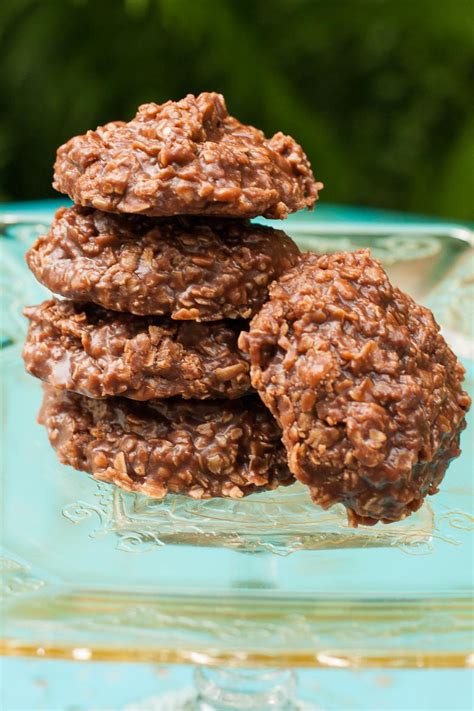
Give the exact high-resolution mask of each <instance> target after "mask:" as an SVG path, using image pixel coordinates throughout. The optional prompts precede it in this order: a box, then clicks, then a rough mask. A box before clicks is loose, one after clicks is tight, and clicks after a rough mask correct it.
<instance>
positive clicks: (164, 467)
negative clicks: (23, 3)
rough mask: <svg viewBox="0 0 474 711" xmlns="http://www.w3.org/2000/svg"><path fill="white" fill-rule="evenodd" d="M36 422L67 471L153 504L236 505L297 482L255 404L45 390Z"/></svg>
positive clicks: (269, 421) (272, 426)
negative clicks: (167, 500)
mask: <svg viewBox="0 0 474 711" xmlns="http://www.w3.org/2000/svg"><path fill="white" fill-rule="evenodd" d="M38 420H39V422H40V423H41V424H43V425H44V426H45V427H46V429H47V431H48V436H49V440H50V442H51V444H52V446H53V447H54V448H55V449H56V452H57V455H58V457H59V460H60V461H61V462H62V463H63V464H69V465H71V466H73V467H74V468H75V469H79V470H81V471H85V472H89V473H90V474H92V475H93V476H94V477H95V478H96V479H100V480H101V481H107V482H111V483H114V484H117V486H120V487H122V488H123V489H127V490H129V491H136V492H140V493H143V494H147V495H148V496H153V497H156V498H163V497H164V496H165V495H166V494H167V493H176V494H187V495H188V496H191V497H193V498H195V499H207V498H210V497H213V496H226V497H230V498H233V499H238V498H240V497H242V496H246V495H247V494H251V493H254V492H256V491H261V490H264V489H274V488H276V487H277V486H279V485H281V484H283V485H287V484H291V483H292V481H293V479H292V477H291V474H290V473H289V470H288V465H287V462H286V455H285V451H284V448H283V446H282V444H281V441H280V435H281V433H280V430H279V428H278V426H277V424H276V422H275V421H274V420H273V418H272V416H271V415H270V413H269V412H268V411H267V410H266V409H265V407H263V405H262V404H261V403H260V402H259V400H258V398H256V397H250V398H244V399H242V400H236V401H232V402H230V401H227V400H224V401H219V402H217V403H216V402H202V401H187V402H186V401H184V400H181V399H175V400H158V401H150V402H147V403H136V402H134V401H132V400H124V399H122V398H110V399H107V400H91V399H90V398H86V397H84V396H82V395H77V394H75V393H71V392H67V391H61V390H56V389H55V388H52V387H51V386H49V385H48V386H45V393H44V400H43V405H42V408H41V411H40V414H39V417H38Z"/></svg>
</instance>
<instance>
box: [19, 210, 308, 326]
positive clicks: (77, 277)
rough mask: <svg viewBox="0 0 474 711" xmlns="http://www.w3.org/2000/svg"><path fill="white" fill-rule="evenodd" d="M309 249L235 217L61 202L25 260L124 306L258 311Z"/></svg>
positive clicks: (141, 310) (57, 284)
mask: <svg viewBox="0 0 474 711" xmlns="http://www.w3.org/2000/svg"><path fill="white" fill-rule="evenodd" d="M299 255H300V251H299V249H298V247H297V246H296V244H295V243H294V242H293V241H292V240H291V239H290V238H289V237H288V236H287V235H286V234H285V233H284V232H282V231H281V230H274V229H272V228H271V227H264V226H262V225H254V224H251V223H249V222H248V221H247V220H232V219H230V218H227V219H220V218H207V219H204V220H202V219H199V218H184V217H176V218H171V219H169V218H168V219H160V218H147V217H142V216H137V215H111V214H108V213H105V212H101V211H100V210H94V209H90V208H83V207H71V208H61V209H60V210H58V212H57V213H56V217H55V219H54V221H53V224H52V226H51V229H50V231H49V234H48V235H44V236H42V237H39V239H37V241H36V242H35V244H34V245H33V246H32V247H31V248H30V250H29V251H28V253H27V256H26V259H27V262H28V266H29V267H30V269H31V271H32V272H33V274H34V275H35V276H36V278H37V279H38V280H39V281H40V282H42V283H43V284H44V285H45V286H47V287H48V289H50V290H51V291H53V292H55V293H57V294H61V295H62V296H65V297H66V298H68V299H75V300H77V301H92V302H94V303H96V304H99V305H100V306H104V307H105V308H108V309H114V310H116V311H127V312H129V313H134V314H140V315H145V314H155V315H161V314H166V315H170V316H171V317H172V318H174V319H179V320H186V319H191V320H195V321H214V320H218V319H222V318H237V317H242V318H249V317H251V316H252V315H253V314H254V313H256V311H258V309H259V308H260V306H261V305H262V303H263V302H264V301H265V300H266V298H267V296H268V286H269V284H270V283H271V282H272V281H273V280H274V279H276V278H278V277H279V276H280V275H281V274H283V273H284V272H285V271H288V269H290V268H291V267H292V266H294V265H295V264H296V262H297V260H298V257H299Z"/></svg>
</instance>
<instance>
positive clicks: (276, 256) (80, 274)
mask: <svg viewBox="0 0 474 711" xmlns="http://www.w3.org/2000/svg"><path fill="white" fill-rule="evenodd" d="M54 186H55V187H56V188H57V189H58V190H59V191H61V192H64V193H66V194H68V195H69V196H70V197H71V198H72V199H73V200H74V202H75V205H74V206H73V207H70V208H63V209H60V210H59V211H58V212H57V214H56V216H55V219H54V221H53V224H52V226H51V229H50V231H49V233H48V234H47V235H45V236H42V237H40V238H39V239H38V240H37V241H36V242H35V244H34V245H33V246H32V248H31V249H30V250H29V252H28V254H27V262H28V265H29V267H30V269H31V271H32V272H33V273H34V275H35V276H36V278H37V279H38V280H39V281H40V282H41V283H43V284H44V285H45V286H47V287H48V288H49V289H50V290H51V291H52V292H54V293H55V294H58V295H60V297H63V298H61V299H51V300H49V301H46V302H44V303H43V304H40V305H38V306H32V307H29V308H27V309H26V310H25V314H26V316H27V317H28V319H29V321H30V327H29V331H28V336H27V340H26V344H25V348H24V359H25V363H26V367H27V370H28V371H29V372H30V373H31V374H33V375H35V376H36V377H38V378H41V379H42V380H44V381H46V383H47V385H46V386H45V396H44V402H43V406H42V410H41V412H40V421H41V422H42V423H43V424H44V425H45V426H46V428H47V430H48V434H49V438H50V441H51V443H52V445H53V446H54V447H55V448H56V450H57V453H58V456H59V458H60V460H61V461H62V462H64V463H66V464H70V465H72V466H74V467H75V468H77V469H80V470H84V471H88V472H90V473H92V474H93V475H94V476H95V477H96V478H98V479H101V480H104V481H110V482H114V483H116V484H118V485H119V486H121V487H123V488H125V489H128V490H133V491H141V492H143V493H146V494H149V495H151V496H155V497H163V496H165V495H166V493H168V492H174V493H184V494H188V495H190V496H193V497H195V498H207V497H211V496H229V497H233V498H239V497H241V496H244V495H246V494H249V493H252V492H254V491H257V490H261V489H268V488H274V487H276V486H278V485H279V484H287V483H290V482H291V481H292V477H291V474H290V472H289V469H288V463H287V460H286V455H285V451H284V448H283V446H282V444H281V432H280V430H279V427H278V425H277V423H276V421H275V420H274V419H273V418H272V416H271V414H270V412H269V411H268V410H267V409H266V408H265V407H264V406H263V405H262V403H261V401H260V400H259V398H258V396H256V395H255V394H253V393H252V389H251V384H250V374H249V362H248V356H247V355H246V354H244V353H242V352H241V351H240V350H239V348H238V343H237V341H238V337H239V334H240V333H241V332H242V331H246V330H247V328H248V320H249V319H250V318H251V317H252V316H253V315H254V314H255V313H257V312H258V311H259V309H260V308H261V306H262V304H263V303H264V302H265V301H266V299H267V296H268V288H269V285H270V284H271V282H272V281H273V280H275V279H277V278H278V277H279V276H280V275H282V274H284V273H285V272H287V271H288V270H289V269H291V268H292V267H293V266H294V265H295V264H296V262H297V261H298V259H299V250H298V248H297V247H296V245H295V244H294V243H293V242H292V240H291V239H290V238H289V237H288V236H287V235H285V234H284V233H283V232H282V231H280V230H274V229H272V228H270V227H263V226H260V225H256V224H252V223H250V221H249V218H251V217H255V216H257V215H264V216H266V217H273V218H283V217H286V216H287V214H288V213H289V212H291V211H294V210H297V209H300V208H303V207H305V206H307V207H312V206H313V204H314V202H315V201H316V199H317V192H318V188H319V187H321V186H320V184H318V183H315V181H314V178H313V175H312V173H311V169H310V166H309V163H308V161H307V159H306V157H305V155H304V153H303V152H302V149H301V148H300V146H298V145H297V144H296V143H295V142H294V141H293V139H291V138H289V137H287V136H284V135H283V134H280V133H279V134H276V135H275V136H273V138H271V139H266V138H265V136H264V135H263V133H262V132H261V131H259V130H257V129H255V128H253V127H250V126H244V125H242V124H241V123H239V122H238V121H237V120H236V119H234V118H232V117H231V116H229V115H228V113H227V109H226V106H225V103H224V100H223V98H222V96H220V95H218V94H212V93H204V94H201V95H199V96H197V97H194V96H191V95H190V96H187V97H186V98H185V99H183V100H182V101H179V102H171V101H169V102H167V103H165V104H163V105H161V106H160V105H157V104H147V105H145V106H142V107H140V109H139V111H138V113H137V115H136V117H135V118H134V119H133V120H132V121H130V122H129V123H124V122H112V123H109V124H107V125H106V126H103V127H100V128H98V129H97V130H96V131H89V132H88V133H87V134H85V135H83V136H77V137H75V138H73V139H71V140H70V141H69V142H68V143H66V144H65V145H63V146H61V148H60V149H59V150H58V155H57V161H56V165H55V179H54Z"/></svg>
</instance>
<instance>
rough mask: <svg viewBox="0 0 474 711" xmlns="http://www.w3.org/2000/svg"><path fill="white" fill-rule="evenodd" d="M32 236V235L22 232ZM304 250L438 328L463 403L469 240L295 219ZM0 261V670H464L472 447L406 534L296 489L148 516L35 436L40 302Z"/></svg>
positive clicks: (12, 267) (7, 250)
mask: <svg viewBox="0 0 474 711" xmlns="http://www.w3.org/2000/svg"><path fill="white" fill-rule="evenodd" d="M30 219H33V218H30ZM285 228H286V229H287V231H288V232H289V233H290V234H292V235H293V236H294V238H295V239H297V241H298V242H299V244H300V245H301V246H302V247H303V248H306V249H312V250H315V251H335V250H338V249H353V248H356V247H359V246H369V247H371V249H372V250H373V252H374V253H375V254H376V255H377V256H379V257H380V258H381V259H382V260H383V262H384V264H385V265H386V267H387V270H388V271H389V273H390V274H391V276H392V278H393V280H394V281H395V282H396V283H397V284H399V285H400V286H401V287H402V288H404V289H405V290H407V291H408V292H410V293H411V294H412V295H414V296H415V297H416V298H417V299H418V300H420V301H422V302H423V303H426V304H428V305H429V306H431V307H432V308H433V310H434V311H435V313H436V315H437V317H438V320H439V321H440V323H441V324H442V326H443V329H444V331H445V334H446V337H447V339H448V340H449V341H450V342H451V344H452V345H453V347H454V349H455V350H456V351H457V353H458V354H459V355H460V356H461V357H462V359H463V361H464V363H465V365H466V368H467V388H468V389H469V390H470V392H471V394H472V393H473V390H474V388H473V376H474V361H473V355H472V353H473V341H474V339H473V334H472V318H473V282H474V279H473V262H472V259H473V256H472V236H471V234H470V233H469V231H467V230H463V229H454V228H453V229H450V228H440V229H436V228H424V227H422V226H420V227H416V228H411V227H405V226H403V225H402V226H400V225H398V226H394V227H390V226H389V225H387V226H379V225H377V226H373V227H372V228H369V227H368V228H357V227H355V226H350V225H349V226H345V227H341V225H336V224H322V223H316V222H311V221H309V220H305V221H303V222H301V223H291V222H290V221H289V222H288V223H287V225H286V226H285ZM41 229H44V226H41V225H39V224H35V223H34V222H30V223H24V224H13V225H10V226H7V227H4V234H3V237H2V240H1V247H2V280H1V288H2V334H1V338H2V340H1V343H2V346H3V349H2V353H1V372H2V383H3V385H2V393H3V398H2V400H3V428H2V435H3V468H2V490H3V504H2V508H3V527H2V541H1V542H2V546H3V557H2V560H1V568H2V579H3V595H4V601H3V640H2V649H1V651H2V652H3V653H5V654H12V655H15V654H29V655H39V656H45V657H47V656H52V657H54V656H56V657H66V658H73V659H79V660H84V659H116V660H130V661H131V660H137V661H171V662H194V663H198V664H218V663H227V664H235V665H249V664H251V665H254V666H255V665H264V666H270V665H271V666H291V665H294V666H334V667H349V666H424V665H432V666H463V665H466V664H469V663H471V662H472V655H471V646H472V626H471V623H472V582H473V566H472V563H473V557H472V554H473V548H472V526H473V516H472V514H473V508H472V474H473V471H472V463H473V450H472V434H471V432H472V431H471V430H469V429H468V430H466V431H465V432H464V434H463V442H462V446H463V454H462V456H461V457H460V458H459V459H457V460H456V461H455V462H453V464H452V465H451V467H450V469H449V472H448V474H447V476H446V478H445V481H444V482H443V485H442V487H441V492H440V493H439V494H438V495H437V496H436V497H432V498H430V500H429V501H427V502H426V503H425V505H424V506H423V508H422V509H421V510H420V511H419V512H417V513H416V514H415V515H413V516H412V517H411V518H409V519H407V520H406V521H403V522H401V523H397V524H392V525H388V526H384V525H381V524H379V525H377V526H375V527H372V528H369V527H364V526H361V527H360V528H358V529H350V528H348V527H347V525H346V522H345V516H344V513H343V510H342V509H340V508H338V507H335V508H333V509H332V510H330V511H327V512H323V511H320V510H319V509H317V508H316V507H315V506H313V505H312V504H311V502H310V500H309V497H308V495H307V492H306V490H305V489H304V487H301V486H300V485H298V484H296V485H294V486H293V487H290V488H289V489H282V490H279V491H275V492H271V493H266V494H259V495H253V496H250V497H248V498H245V499H243V500H239V501H228V500H220V499H216V500H209V501H195V500H192V499H187V498H185V497H180V496H170V497H168V498H167V499H166V500H164V501H156V500H153V499H149V498H145V497H143V496H139V495H133V494H126V493H124V492H122V491H120V490H118V489H116V488H114V487H113V486H111V485H107V484H103V483H97V482H95V481H93V480H92V479H91V478H90V477H88V476H87V475H86V474H81V473H78V472H76V471H74V470H72V469H70V468H68V467H64V466H61V465H60V464H59V463H58V462H57V460H56V457H55V454H54V452H53V451H52V449H51V448H50V446H49V444H48V441H47V436H46V432H45V431H44V429H43V428H42V427H40V426H39V425H38V424H37V423H36V414H37V410H38V407H39V404H40V400H41V387H40V384H39V383H38V382H37V381H35V380H34V379H33V378H32V377H30V376H28V375H27V374H26V373H25V372H24V369H23V364H22V361H21V358H20V354H21V348H22V340H23V338H24V333H25V323H24V320H23V318H22V316H21V308H22V306H23V305H25V304H29V303H35V302H38V301H39V300H41V299H43V298H45V296H47V292H46V290H44V289H43V288H42V287H40V286H39V285H38V284H36V283H35V281H34V279H33V277H32V275H31V274H29V272H28V271H27V269H26V267H25V264H24V260H23V254H24V251H25V249H26V247H27V246H28V245H29V244H31V241H32V239H33V237H34V236H35V234H37V233H38V231H40V230H41Z"/></svg>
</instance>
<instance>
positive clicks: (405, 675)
mask: <svg viewBox="0 0 474 711" xmlns="http://www.w3.org/2000/svg"><path fill="white" fill-rule="evenodd" d="M61 204H65V201H44V202H34V203H24V204H9V205H8V204H4V205H2V206H0V212H10V211H11V212H15V213H16V214H18V213H20V214H21V213H22V212H25V213H28V214H29V215H32V214H35V215H36V214H38V215H41V216H42V217H43V216H49V214H51V212H52V210H54V209H55V208H56V207H58V206H59V205H61ZM307 217H311V218H312V219H314V218H317V219H318V220H320V221H321V222H328V221H330V222H341V223H347V222H351V223H354V222H357V223H359V224H366V223H377V222H384V223H386V222H393V223H404V224H413V223H417V224H420V223H423V224H430V225H433V224H435V225H436V224H438V225H439V224H440V223H439V222H435V221H433V220H430V219H429V218H423V217H412V216H408V215H400V214H397V213H390V212H385V211H371V210H366V209H358V208H348V207H339V206H325V205H322V206H320V207H318V209H317V210H316V212H315V213H312V214H311V215H306V214H300V215H298V216H293V217H292V218H290V220H291V221H293V220H295V221H304V220H305V219H307ZM443 224H446V223H443ZM450 224H452V223H450ZM0 669H1V677H0V681H1V693H0V707H1V708H2V709H3V710H4V711H14V710H19V711H20V710H21V711H30V709H31V711H33V710H35V709H38V710H44V711H56V709H57V710H58V711H63V710H65V711H66V710H69V711H73V710H74V711H86V710H88V711H92V709H94V711H100V710H102V711H105V710H106V709H108V710H110V709H117V710H118V709H121V708H122V707H123V706H124V705H125V704H129V703H131V702H133V701H140V700H143V699H144V698H147V697H149V696H153V695H156V694H159V693H164V692H165V691H168V690H169V689H181V688H184V687H187V686H190V685H191V676H190V674H191V673H190V669H189V668H187V667H174V668H170V667H157V666H151V665H140V666H138V665H133V664H120V665H114V664H104V663H97V664H90V663H87V664H84V663H71V662H51V661H48V662H46V661H41V660H21V659H7V660H3V662H2V665H1V668H0ZM300 680H301V694H300V695H301V696H302V698H305V699H306V700H308V701H312V702H314V703H316V704H318V705H319V706H320V707H321V708H322V709H328V710H329V709H338V710H345V709H347V711H349V710H350V709H360V710H361V711H362V710H364V711H371V710H372V709H374V710H375V709H380V710H381V711H382V710H384V709H387V710H389V709H390V710H395V709H397V710H400V711H401V710H402V709H404V710H407V711H422V710H424V709H435V710H439V711H444V710H446V711H448V709H452V710H453V711H467V710H468V709H471V708H472V704H473V687H472V681H473V680H472V675H471V672H469V671H430V670H423V671H403V672H394V671H390V672H385V671H383V670H378V671H370V672H369V671H364V672H352V671H351V672H349V671H345V670H341V671H327V672H326V671H319V670H316V671H303V672H301V673H300Z"/></svg>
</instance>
